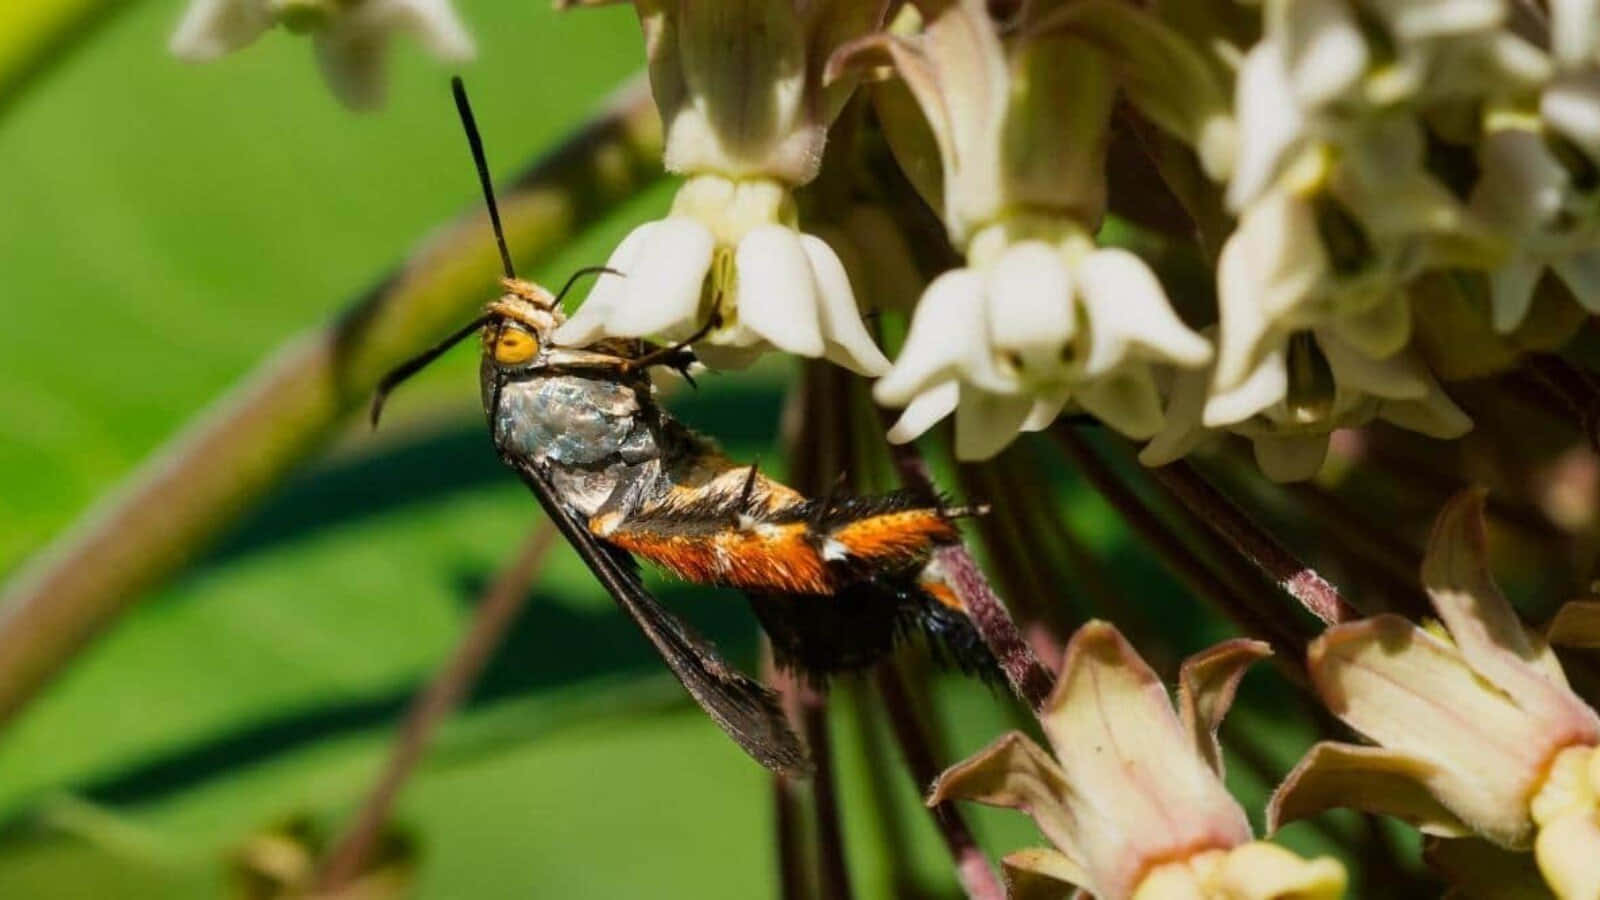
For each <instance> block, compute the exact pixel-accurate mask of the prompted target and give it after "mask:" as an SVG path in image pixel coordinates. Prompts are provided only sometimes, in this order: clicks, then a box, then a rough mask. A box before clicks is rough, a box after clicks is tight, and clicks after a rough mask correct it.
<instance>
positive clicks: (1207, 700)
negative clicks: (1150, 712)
mask: <svg viewBox="0 0 1600 900" xmlns="http://www.w3.org/2000/svg"><path fill="white" fill-rule="evenodd" d="M1271 655H1272V647H1271V646H1269V645H1268V644H1267V643H1266V642H1265V641H1253V640H1249V639H1248V638H1234V639H1233V640H1229V641H1223V642H1222V643H1220V644H1217V645H1215V646H1212V647H1208V648H1206V649H1205V650H1202V651H1200V652H1199V653H1196V654H1195V655H1193V656H1191V657H1189V658H1188V659H1186V660H1184V661H1183V665H1182V667H1180V668H1179V669H1178V718H1179V719H1181V720H1182V721H1183V728H1184V730H1185V731H1187V732H1188V733H1189V740H1190V742H1191V743H1192V744H1193V745H1194V748H1195V750H1196V752H1198V753H1199V754H1200V758H1201V759H1203V760H1205V761H1206V765H1208V766H1210V767H1211V771H1213V772H1216V773H1217V776H1218V777H1219V778H1220V777H1221V776H1222V745H1221V744H1219V743H1218V742H1217V728H1218V727H1219V726H1221V725H1222V717H1223V716H1225V715H1227V714H1228V707H1230V706H1232V705H1233V695H1234V693H1235V692H1236V691H1238V689H1239V680H1240V679H1242V678H1243V677H1244V673H1245V670H1246V669H1248V668H1250V666H1251V664H1253V663H1254V662H1256V661H1257V660H1260V659H1265V658H1267V657H1269V656H1271Z"/></svg>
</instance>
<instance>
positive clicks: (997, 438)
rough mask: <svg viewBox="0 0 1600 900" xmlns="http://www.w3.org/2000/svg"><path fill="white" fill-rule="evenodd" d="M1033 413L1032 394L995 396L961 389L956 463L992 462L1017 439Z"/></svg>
mask: <svg viewBox="0 0 1600 900" xmlns="http://www.w3.org/2000/svg"><path fill="white" fill-rule="evenodd" d="M1031 412H1033V397H1031V396H1029V395H1028V394H1017V395H1011V394H991V393H989V392H988V391H986V390H983V389H982V388H976V387H973V386H972V385H970V384H963V385H961V398H960V400H959V401H958V402H957V403H956V459H959V460H963V461H965V460H980V459H988V458H989V457H991V456H994V455H995V454H996V453H999V452H1000V451H1001V450H1004V449H1005V448H1006V445H1007V444H1009V443H1011V442H1012V441H1013V440H1015V439H1016V437H1017V433H1018V432H1020V431H1021V430H1022V425H1023V423H1024V422H1026V421H1027V420H1028V415H1029V414H1030V413H1031Z"/></svg>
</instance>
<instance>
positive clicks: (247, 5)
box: [167, 0, 272, 62]
mask: <svg viewBox="0 0 1600 900" xmlns="http://www.w3.org/2000/svg"><path fill="white" fill-rule="evenodd" d="M271 26H272V11H271V10H270V9H268V8H267V4H266V3H265V2H262V0H192V2H190V4H189V6H188V8H187V9H185V10H184V11H183V18H181V19H179V20H178V27H177V28H176V29H174V30H173V32H172V39H171V40H170V41H169V42H168V43H167V49H168V50H170V51H171V52H172V55H173V56H176V57H178V58H179V59H186V60H189V61H191V62H205V61H207V60H212V59H216V58H217V57H219V56H222V55H224V54H227V53H231V52H233V51H234V50H238V49H239V48H240V47H243V46H245V45H246V44H249V43H250V42H252V41H254V40H255V39H256V38H258V37H260V36H261V35H262V34H263V33H264V32H265V31H266V30H267V29H268V28H270V27H271Z"/></svg>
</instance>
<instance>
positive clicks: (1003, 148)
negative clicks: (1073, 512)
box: [830, 0, 1231, 459]
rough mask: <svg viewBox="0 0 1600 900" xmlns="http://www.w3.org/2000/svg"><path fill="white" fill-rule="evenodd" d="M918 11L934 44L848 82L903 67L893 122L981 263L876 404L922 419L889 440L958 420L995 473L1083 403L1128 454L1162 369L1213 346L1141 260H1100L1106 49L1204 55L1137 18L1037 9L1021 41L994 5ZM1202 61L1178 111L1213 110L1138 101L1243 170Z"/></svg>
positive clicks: (1148, 91)
mask: <svg viewBox="0 0 1600 900" xmlns="http://www.w3.org/2000/svg"><path fill="white" fill-rule="evenodd" d="M917 6H918V9H920V10H921V12H922V14H923V16H924V17H925V19H924V21H923V22H922V23H921V27H920V29H917V30H915V31H914V33H908V34H902V33H898V31H897V32H891V33H883V34H878V35H873V36H871V37H869V38H866V39H863V40H861V41H858V42H856V43H855V44H854V45H852V46H851V47H849V48H847V50H846V51H844V52H842V53H841V54H839V56H838V57H837V58H836V60H835V62H834V64H833V65H832V66H831V67H830V69H831V70H832V71H833V72H835V73H838V72H843V71H847V70H849V69H851V68H852V67H859V66H864V65H868V64H874V63H878V62H888V63H890V64H892V65H893V66H894V68H895V70H896V71H897V72H898V73H899V75H900V77H901V79H902V80H903V87H902V86H900V85H884V86H880V87H879V88H878V89H877V94H876V97H877V99H878V101H879V112H880V119H881V120H882V121H883V122H884V127H885V130H886V133H887V135H888V138H889V140H890V143H891V145H892V146H893V147H894V149H895V153H896V156H897V158H898V159H899V160H900V161H901V165H902V167H903V168H905V169H906V171H907V173H908V174H909V175H910V176H911V178H912V180H913V182H915V183H916V184H917V186H918V188H919V190H921V191H922V192H923V193H924V195H925V196H926V197H927V198H928V200H929V201H930V203H931V204H932V205H933V206H934V207H935V208H936V209H938V210H939V211H940V214H941V216H942V218H943V220H944V223H945V227H946V229H947V230H948V232H949V234H950V238H951V240H952V242H953V243H954V244H955V246H956V247H957V248H958V249H959V250H960V251H961V252H962V253H963V255H964V256H965V257H966V260H967V263H968V265H967V267H965V268H961V269H957V270H954V271H951V272H946V273H944V274H943V275H941V276H940V277H939V278H937V279H936V280H935V281H934V282H933V283H932V284H931V285H929V287H928V289H927V291H926V293H925V294H924V295H923V298H922V301H921V303H920V304H919V305H918V307H917V310H916V312H915V314H914V316H913V318H912V322H911V329H910V332H909V334H908V336H907V339H906V344H905V347H904V349H903V351H902V352H901V354H900V358H899V360H898V361H897V362H896V364H895V367H894V369H893V370H892V371H891V372H890V373H889V374H888V375H887V376H885V377H884V378H883V379H882V380H880V381H879V382H878V384H877V386H876V387H875V389H874V396H875V397H876V398H877V400H878V401H879V402H881V403H884V404H887V405H891V406H905V407H906V411H905V414H904V415H903V416H902V417H901V418H900V421H899V422H898V423H896V425H895V427H894V428H893V429H892V430H891V432H890V438H891V439H892V440H895V441H907V440H911V439H912V438H914V437H916V436H917V435H919V434H921V433H922V432H923V431H925V430H926V429H927V428H928V427H930V426H931V425H932V424H933V423H934V422H936V421H938V420H939V419H941V418H943V417H945V416H947V415H949V414H950V413H951V412H952V411H953V412H955V414H956V455H957V456H958V457H960V458H962V459H982V458H986V457H989V456H992V455H994V454H995V453H998V452H999V451H1000V450H1001V449H1002V448H1003V447H1004V446H1005V445H1006V444H1007V443H1009V442H1010V441H1011V439H1012V438H1014V437H1015V436H1016V434H1017V432H1018V431H1019V430H1029V429H1035V428H1041V427H1044V426H1045V425H1047V424H1049V422H1050V421H1051V420H1052V419H1054V418H1055V416H1056V414H1057V413H1058V412H1060V410H1061V409H1062V407H1063V406H1064V405H1065V404H1066V403H1068V402H1069V401H1074V400H1075V401H1076V402H1077V403H1078V404H1079V405H1081V406H1082V407H1083V408H1085V409H1087V410H1088V411H1090V412H1092V413H1094V414H1095V415H1097V416H1099V417H1100V418H1101V419H1103V420H1104V421H1105V422H1106V423H1107V424H1109V425H1111V426H1112V427H1114V428H1116V429H1118V430H1120V431H1123V432H1125V433H1127V434H1130V435H1134V436H1148V435H1150V434H1153V433H1155V431H1157V430H1159V428H1160V427H1161V409H1160V399H1159V393H1158V392H1157V390H1156V385H1155V378H1154V375H1153V374H1152V371H1151V367H1152V365H1153V364H1160V363H1171V364H1176V365H1182V366H1197V365H1203V364H1204V363H1205V362H1206V361H1207V360H1208V359H1209V358H1210V346H1209V344H1208V343H1207V342H1206V341H1205V340H1204V339H1202V338H1201V337H1200V336H1199V335H1197V334H1195V333H1193V332H1192V331H1190V330H1189V329H1188V328H1187V327H1186V326H1185V325H1184V324H1183V322H1182V321H1181V320H1179V319H1178V317H1177V315H1176V314H1175V313H1173V311H1172V309H1171V308H1170V306H1169V304H1168V302H1167V298H1166V294H1165V292H1164V291H1163V290H1162V289H1161V285H1160V283H1159V282H1158V281H1157V280H1156V278H1155V276H1154V275H1153V274H1152V273H1151V272H1150V271H1149V269H1148V267H1146V266H1145V265H1144V263H1143V262H1142V261H1140V260H1139V258H1138V257H1136V256H1134V255H1133V254H1131V253H1128V252H1126V251H1122V250H1114V249H1101V248H1099V247H1097V246H1096V245H1095V243H1094V239H1093V237H1092V234H1093V231H1094V230H1095V229H1096V228H1097V227H1098V225H1099V222H1100V218H1101V216H1102V215H1103V214H1104V207H1105V190H1106V186H1105V176H1104V163H1105V147H1106V141H1107V137H1108V133H1109V126H1110V116H1111V110H1112V106H1113V103H1114V101H1115V99H1116V96H1117V91H1118V87H1119V85H1118V80H1117V73H1116V67H1115V65H1114V63H1113V59H1112V57H1111V56H1110V55H1109V54H1108V52H1107V50H1106V49H1105V47H1104V46H1103V44H1105V43H1114V44H1116V45H1117V46H1118V47H1128V48H1139V49H1138V50H1137V51H1134V52H1135V53H1136V55H1137V54H1140V53H1142V54H1143V55H1145V56H1146V57H1149V56H1162V55H1163V54H1164V55H1165V57H1164V58H1167V59H1169V60H1170V59H1178V60H1180V61H1184V60H1186V58H1185V57H1184V56H1183V54H1184V51H1185V50H1186V49H1187V47H1186V45H1185V44H1184V42H1183V41H1182V39H1181V38H1178V37H1177V36H1176V35H1173V34H1171V33H1168V32H1165V31H1163V30H1161V28H1160V26H1159V23H1158V22H1156V20H1154V19H1152V18H1150V17H1148V16H1146V15H1144V14H1142V13H1140V12H1138V11H1135V10H1132V9H1131V8H1129V7H1127V6H1126V5H1123V4H1106V3H1098V2H1089V3H1081V4H1071V5H1059V4H1049V3H1037V4H1028V5H1027V6H1026V7H1025V11H1024V14H1023V16H1022V18H1021V20H1019V21H1018V22H1016V23H1014V24H1013V26H1012V27H1011V28H1010V29H1009V31H1008V34H1007V35H1006V36H1002V35H1001V34H1000V32H999V30H998V29H997V27H996V25H995V23H994V22H993V21H992V20H991V19H990V17H989V14H988V12H987V10H986V8H985V6H984V4H983V3H982V2H979V0H947V2H931V0H930V2H925V3H920V4H918V5H917ZM1057 7H1060V8H1057ZM1113 36H1114V37H1113ZM1097 41H1098V42H1099V43H1097ZM1189 52H1190V53H1191V54H1192V51H1189ZM1187 61H1188V62H1189V65H1188V67H1187V68H1186V69H1185V68H1182V67H1180V71H1185V72H1186V73H1198V74H1196V75H1195V76H1194V77H1193V78H1190V79H1187V80H1186V81H1184V83H1183V84H1182V85H1181V86H1174V87H1172V88H1171V91H1177V92H1182V93H1184V95H1185V96H1187V97H1198V98H1200V102H1196V103H1190V104H1187V105H1185V104H1184V103H1183V102H1181V101H1178V100H1175V99H1174V98H1173V97H1172V96H1171V93H1170V92H1169V93H1168V94H1166V95H1163V94H1162V93H1161V91H1160V87H1159V85H1156V84H1152V83H1149V82H1146V81H1140V82H1138V83H1137V86H1136V87H1133V88H1130V89H1129V91H1128V94H1129V97H1130V99H1134V100H1135V101H1136V102H1141V103H1142V104H1143V105H1145V106H1147V107H1151V108H1159V109H1161V110H1163V111H1164V114H1162V115H1160V116H1159V117H1157V116H1153V118H1156V120H1157V121H1161V122H1163V123H1164V124H1167V125H1168V127H1171V128H1173V129H1174V130H1178V131H1181V132H1184V133H1186V135H1187V136H1190V137H1193V138H1194V139H1195V140H1197V141H1199V142H1200V143H1201V145H1202V147H1203V148H1204V149H1206V150H1207V151H1208V152H1209V154H1210V156H1211V157H1212V158H1213V159H1214V160H1221V161H1220V162H1214V164H1215V165H1216V166H1217V167H1218V168H1222V167H1225V165H1226V159H1227V157H1228V156H1229V154H1230V152H1231V145H1230V141H1231V136H1230V135H1231V133H1230V132H1229V128H1230V127H1231V123H1229V122H1228V121H1227V119H1226V116H1225V115H1223V114H1222V113H1223V110H1224V105H1223V103H1222V100H1221V96H1220V93H1218V94H1217V95H1216V96H1215V97H1213V98H1212V100H1211V102H1205V100H1206V95H1205V93H1204V90H1203V89H1204V87H1205V85H1206V83H1207V78H1208V77H1209V76H1208V75H1207V72H1206V69H1205V66H1204V64H1203V63H1199V62H1194V61H1193V60H1187ZM912 103H914V104H915V106H916V107H917V108H919V109H920V112H921V116H920V117H918V116H917V115H916V113H915V112H913V111H912V110H911V109H910V105H911V104H912ZM1179 110H1181V112H1179ZM935 172H937V173H938V174H937V175H935V174H934V173H935Z"/></svg>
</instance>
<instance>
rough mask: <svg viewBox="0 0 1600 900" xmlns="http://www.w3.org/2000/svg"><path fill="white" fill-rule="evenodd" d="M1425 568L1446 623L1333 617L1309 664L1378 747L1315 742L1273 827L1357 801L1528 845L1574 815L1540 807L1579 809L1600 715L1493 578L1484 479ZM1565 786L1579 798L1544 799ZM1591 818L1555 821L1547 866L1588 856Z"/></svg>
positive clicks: (1337, 710)
mask: <svg viewBox="0 0 1600 900" xmlns="http://www.w3.org/2000/svg"><path fill="white" fill-rule="evenodd" d="M1422 577H1423V584H1424V586H1425V587H1426V589H1427V591H1428V595H1429V598H1430V599H1431V601H1432V603H1433V607H1434V610H1435V612H1437V613H1438V615H1439V619H1440V622H1441V623H1442V626H1443V632H1444V633H1443V634H1440V633H1436V632H1435V631H1434V630H1432V629H1424V628H1419V627H1417V626H1415V625H1412V624H1411V623H1410V622H1408V621H1406V620H1404V619H1401V618H1399V617H1396V616H1378V617H1375V618H1372V619H1366V620H1363V621H1360V622H1354V623H1350V624H1347V625H1340V626H1336V627H1334V628H1331V629H1329V630H1328V631H1327V632H1326V633H1325V634H1324V635H1323V636H1322V637H1321V638H1318V639H1317V641H1315V642H1314V643H1313V644H1312V646H1311V648H1310V651H1309V654H1308V656H1309V667H1310V670H1311V675H1312V679H1313V682H1314V684H1315V686H1316V689H1317V691H1318V693H1319V694H1320V695H1321V697H1322V699H1323V701H1324V702H1325V703H1326V704H1327V705H1328V707H1329V709H1330V710H1331V711H1332V712H1333V713H1334V714H1335V715H1337V716H1338V717H1339V718H1341V719H1342V720H1344V721H1345V722H1346V723H1347V724H1349V725H1350V726H1351V727H1352V728H1354V729H1355V730H1356V731H1358V732H1360V733H1361V734H1363V735H1364V736H1366V737H1367V738H1369V739H1370V740H1372V741H1373V742H1374V744H1376V746H1355V745H1349V744H1339V743H1331V742H1329V743H1322V744H1319V745H1317V746H1316V747H1314V748H1313V749H1312V751H1311V752H1310V753H1308V754H1307V755H1306V757H1305V758H1304V759H1303V760H1301V762H1300V764H1299V765H1297V766H1296V767H1295V769H1294V771H1293V772H1292V773H1290V775H1289V777H1288V778H1287V779H1286V780H1285V781H1284V783H1283V784H1282V785H1281V786H1280V787H1279V788H1278V790H1277V792H1276V793H1275V794H1274V796H1273V800H1272V803H1271V805H1270V807H1269V809H1268V819H1269V823H1270V827H1273V828H1276V827H1277V826H1278V825H1279V824H1282V823H1285V822H1289V821H1293V820H1295V819H1299V818H1303V817H1305V816H1309V815H1313V814H1315V813H1317V812H1320V811H1322V810H1324V809H1327V808H1329V807H1333V806H1350V807H1354V808H1357V809H1362V810H1366V811H1369V812H1375V813H1381V814H1386V815H1392V816H1396V817H1398V818H1402V819H1404V820H1406V821H1409V822H1412V823H1413V824H1415V825H1417V826H1418V827H1420V828H1421V829H1422V830H1423V831H1425V832H1427V833H1430V834H1435V835H1443V836H1462V835H1468V834H1473V835H1477V836H1479V837H1482V838H1485V839H1488V840H1490V841H1493V842H1495V843H1496V844H1499V845H1501V846H1504V847H1509V848H1527V847H1529V846H1530V845H1533V844H1534V839H1535V835H1536V833H1538V832H1539V831H1540V829H1541V827H1546V828H1547V827H1548V826H1547V825H1546V822H1554V821H1556V820H1558V819H1565V815H1557V814H1555V813H1554V812H1549V811H1542V809H1541V806H1544V807H1550V808H1559V809H1561V810H1563V811H1567V810H1570V809H1571V808H1572V805H1573V802H1574V801H1572V798H1571V797H1570V796H1568V794H1566V793H1563V792H1561V791H1559V790H1556V787H1555V785H1556V782H1557V780H1558V775H1559V774H1560V773H1561V772H1562V771H1565V770H1566V768H1567V767H1572V766H1578V767H1579V768H1581V765H1579V764H1580V763H1582V764H1587V763H1588V762H1589V761H1590V760H1591V759H1592V757H1593V755H1594V754H1593V747H1594V745H1595V744H1596V743H1597V742H1600V717H1597V716H1596V715H1595V712H1594V710H1592V709H1590V708H1589V706H1588V705H1586V704H1585V703H1584V702H1583V701H1582V700H1581V699H1579V697H1578V696H1577V695H1576V694H1574V693H1573V692H1572V690H1571V689H1570V688H1569V687H1568V686H1567V683H1566V679H1565V677H1564V676H1563V674H1562V672H1561V668H1560V665H1559V664H1558V663H1557V662H1556V659H1555V657H1554V655H1553V654H1552V653H1551V652H1550V648H1549V646H1548V645H1547V644H1546V643H1545V642H1544V641H1543V640H1542V639H1541V638H1539V637H1538V636H1537V635H1535V634H1533V633H1532V632H1530V631H1528V630H1527V629H1526V628H1524V627H1523V625H1522V624H1521V622H1520V621H1519V620H1518V618H1517V616H1516V613H1515V611H1514V610H1513V609H1512V608H1511V605H1510V604H1509V603H1508V602H1507V601H1506V599H1505V597H1504V596H1502V595H1501V593H1500V591H1499V588H1498V587H1497V586H1496V585H1495V584H1494V581H1493V580H1492V579H1491V577H1490V575H1489V572H1488V568H1487V561H1486V548H1485V536H1484V525H1483V494H1482V492H1480V491H1469V492H1465V493H1463V494H1461V495H1458V496H1457V497H1456V498H1454V499H1453V500H1452V501H1451V502H1450V503H1449V504H1447V505H1446V507H1445V509H1444V510H1443V511H1442V512H1441V513H1440V515H1439V519H1438V521H1437V522H1436V523H1435V525H1434V529H1433V533H1432V535H1431V537H1430V538H1429V542H1428V551H1427V554H1426V557H1425V559H1424V562H1423V572H1422ZM1563 761H1566V762H1563ZM1574 784H1577V785H1578V787H1580V788H1582V790H1578V791H1577V800H1576V801H1575V802H1576V803H1577V806H1578V808H1579V809H1580V811H1581V812H1583V814H1584V815H1588V816H1590V817H1592V816H1593V814H1594V808H1593V803H1592V798H1593V791H1592V782H1589V781H1587V780H1585V779H1581V778H1579V779H1576V780H1574ZM1553 790H1555V791H1556V793H1557V794H1561V795H1562V796H1565V797H1567V802H1562V801H1558V800H1541V797H1548V796H1552V794H1551V793H1550V792H1551V791H1553ZM1583 791H1588V793H1587V795H1585V794H1584V793H1583ZM1585 796H1587V797H1588V803H1589V805H1588V806H1587V807H1584V806H1583V803H1584V797H1585ZM1585 810H1586V811H1585ZM1581 827H1586V826H1582V824H1581V823H1577V824H1574V823H1572V822H1564V823H1563V825H1562V827H1561V828H1560V829H1557V830H1556V832H1555V836H1554V837H1552V838H1551V839H1550V843H1551V844H1552V845H1556V848H1555V849H1552V850H1551V853H1552V854H1553V857H1554V861H1553V863H1552V864H1551V865H1547V864H1546V862H1545V860H1544V859H1543V858H1542V856H1541V859H1540V865H1541V868H1542V869H1544V871H1545V874H1546V877H1547V878H1550V877H1551V872H1552V870H1553V867H1554V868H1561V869H1562V871H1567V869H1568V868H1570V867H1572V866H1574V865H1577V864H1579V863H1584V864H1587V863H1586V862H1584V861H1583V860H1578V859H1576V858H1575V857H1572V856H1571V854H1570V851H1567V850H1562V849H1559V848H1561V847H1565V846H1566V845H1565V844H1564V843H1563V842H1564V841H1565V840H1566V839H1567V838H1568V837H1570V836H1571V834H1573V833H1576V832H1577V831H1578V830H1579V829H1580V828H1581ZM1569 829H1570V830H1569ZM1540 841H1541V842H1543V841H1544V839H1543V838H1542V837H1541V838H1540ZM1593 846H1595V845H1592V844H1591V845H1590V849H1589V851H1588V853H1587V854H1586V855H1587V856H1589V857H1593V855H1594V854H1593V852H1592V851H1593ZM1573 877H1577V876H1573ZM1584 877H1587V876H1584ZM1552 881H1553V879H1552ZM1595 883H1600V882H1595ZM1563 895H1564V896H1589V895H1588V894H1563Z"/></svg>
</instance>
